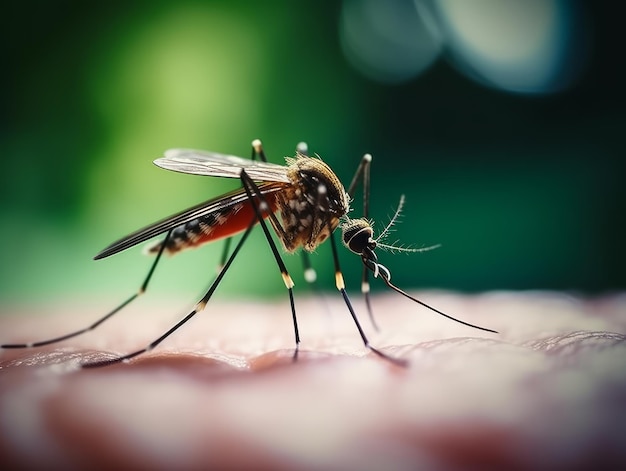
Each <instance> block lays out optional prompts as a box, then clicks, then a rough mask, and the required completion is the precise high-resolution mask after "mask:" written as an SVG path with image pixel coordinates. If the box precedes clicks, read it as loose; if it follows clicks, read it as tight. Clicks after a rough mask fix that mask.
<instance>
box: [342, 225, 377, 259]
mask: <svg viewBox="0 0 626 471" xmlns="http://www.w3.org/2000/svg"><path fill="white" fill-rule="evenodd" d="M342 230H343V236H342V238H343V243H344V245H345V246H346V247H348V248H349V249H350V250H351V251H352V252H354V253H356V254H358V255H361V254H362V253H363V251H364V250H365V248H366V247H368V246H370V245H371V243H372V242H373V241H372V235H373V231H372V227H371V226H370V225H369V223H368V222H367V221H366V220H365V219H356V220H353V221H350V223H348V224H346V225H345V226H343V228H342Z"/></svg>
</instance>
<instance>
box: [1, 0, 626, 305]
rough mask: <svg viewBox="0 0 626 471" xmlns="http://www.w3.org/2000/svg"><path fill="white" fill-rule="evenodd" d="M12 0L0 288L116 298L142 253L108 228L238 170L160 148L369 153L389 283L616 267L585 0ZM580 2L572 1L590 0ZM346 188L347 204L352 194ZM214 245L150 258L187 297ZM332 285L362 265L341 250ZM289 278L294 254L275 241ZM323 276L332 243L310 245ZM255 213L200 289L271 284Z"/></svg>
mask: <svg viewBox="0 0 626 471" xmlns="http://www.w3.org/2000/svg"><path fill="white" fill-rule="evenodd" d="M472 3H473V5H472V8H465V7H464V6H463V5H468V3H467V2H462V1H461V2H458V1H457V2H455V1H454V0H446V1H444V0H441V1H437V0H432V1H419V0H417V1H407V0H404V1H400V0H398V1H395V2H394V1H392V2H375V1H373V0H369V1H365V0H364V1H346V2H316V1H298V2H293V1H270V2H239V1H205V2H202V1H185V0H182V1H178V2H168V1H150V2H147V1H146V2H120V1H109V2H68V1H57V2H44V1H35V2H21V3H18V2H13V3H12V4H11V5H10V6H8V7H5V8H4V10H5V14H4V25H3V28H2V31H1V32H0V35H2V41H1V47H2V58H3V70H4V72H3V73H2V77H1V78H0V84H1V86H0V93H1V96H2V99H1V103H2V106H1V115H0V116H1V118H0V119H1V122H0V144H1V149H2V156H1V159H2V172H0V192H1V193H0V194H1V206H0V224H2V230H1V231H0V241H1V245H0V266H1V267H2V268H1V274H2V276H1V282H0V297H1V300H2V302H4V303H15V302H24V301H40V300H55V299H64V298H67V297H68V296H73V297H78V298H82V299H89V297H91V296H97V297H99V298H101V299H105V298H106V299H109V298H114V299H118V298H122V297H123V296H124V295H125V294H129V293H130V292H132V291H133V290H135V289H136V287H137V286H138V285H139V283H140V281H141V279H142V277H143V276H144V274H145V272H146V271H147V269H148V266H149V263H150V260H149V259H148V258H146V257H144V256H143V255H142V253H141V248H136V249H132V250H129V251H127V252H124V253H122V254H119V255H117V256H115V257H112V258H110V259H106V260H102V261H98V262H95V261H93V260H92V259H91V258H92V257H93V255H95V254H96V253H97V252H98V251H99V250H100V249H102V248H103V247H104V246H106V245H108V244H109V243H110V242H112V241H113V240H116V239H118V238H119V237H121V236H123V235H125V234H127V233H129V232H132V231H134V230H135V229H138V228H139V227H141V226H143V225H146V224H148V223H150V222H152V221H154V220H156V219H160V218H162V217H164V216H166V215H169V214H171V213H173V212H176V211H178V210H181V209H183V208H185V207H187V206H191V205H193V204H195V203H197V202H199V201H202V200H204V199H208V198H210V197H213V196H216V195H218V194H220V193H222V192H224V191H226V190H228V189H231V188H233V187H234V186H236V185H237V182H233V181H223V180H220V179H210V178H206V177H199V176H190V175H182V174H176V173H173V172H167V171H164V170H160V169H158V168H156V167H155V166H154V165H153V164H152V163H151V162H152V160H153V159H155V158H157V157H159V156H160V155H162V152H163V151H164V150H165V149H167V148H171V147H191V148H200V149H210V150H214V151H219V152H224V153H231V154H238V155H242V156H245V157H247V156H248V155H249V153H250V142H251V140H252V139H254V138H257V137H258V138H261V139H263V142H264V144H265V148H266V151H267V153H268V155H269V158H270V160H273V161H274V162H282V159H283V157H284V156H287V155H293V152H294V149H295V145H296V143H297V142H298V141H300V140H305V141H307V142H308V143H309V146H310V149H311V151H314V152H317V153H318V154H320V156H322V158H323V159H324V160H325V161H326V162H328V163H329V164H330V165H331V166H332V167H333V169H335V171H336V173H337V174H338V176H339V177H340V178H341V179H342V180H343V181H344V183H345V184H346V185H347V184H348V183H349V181H350V179H351V177H352V174H353V172H354V170H355V168H356V165H357V164H358V162H359V159H360V157H361V156H362V154H363V153H365V152H370V153H372V154H373V156H374V163H373V176H372V210H371V216H372V217H373V218H374V219H376V221H377V225H376V227H377V228H378V229H379V230H380V228H381V227H383V226H384V224H385V223H386V222H387V221H388V218H389V216H390V215H391V214H392V213H393V210H394V208H395V206H396V205H397V202H398V200H399V198H400V195H401V194H403V193H404V194H406V206H405V210H404V213H403V214H404V216H403V219H402V223H401V224H398V225H397V226H396V229H397V231H396V232H395V233H394V234H393V237H392V238H391V239H390V240H391V241H393V240H395V239H396V238H397V239H399V240H400V241H401V242H402V243H404V244H414V245H416V246H423V245H432V244H438V243H440V244H442V247H441V248H440V249H437V250H434V251H431V252H427V253H424V254H414V255H405V254H395V255H394V254H388V253H387V254H386V253H381V254H379V256H380V259H381V261H382V263H384V264H385V265H387V266H388V267H389V268H390V269H391V271H392V273H393V276H394V281H395V282H396V283H397V284H398V285H399V286H401V287H405V288H417V287H438V288H446V289H455V290H463V291H482V290H493V289H557V290H576V291H583V292H588V293H598V292H605V291H608V290H619V289H623V288H624V287H625V286H626V275H625V270H624V262H625V261H626V257H625V254H626V250H625V249H624V240H625V232H626V231H625V229H624V209H625V207H626V204H625V194H626V192H625V191H624V183H623V180H624V178H623V175H624V163H623V162H624V148H625V146H624V144H623V133H624V130H625V129H626V128H625V125H626V120H625V118H624V116H625V111H624V83H625V80H624V79H625V77H624V69H623V67H621V65H622V64H623V54H622V53H621V52H619V51H621V46H622V43H623V41H622V39H620V37H619V36H621V24H619V23H620V22H621V21H622V20H621V19H619V18H618V17H617V16H616V15H614V13H613V12H612V11H610V10H609V9H608V8H609V7H608V6H605V5H601V3H602V2H595V4H593V5H584V6H583V4H582V3H579V2H559V1H548V0H545V1H543V0H537V1H521V0H520V1H517V0H508V1H502V2H493V1H489V0H481V1H478V0H477V1H476V2H472ZM590 3H591V2H590ZM360 198H361V196H360V194H358V195H356V204H355V210H354V213H353V214H354V215H358V214H359V211H360V207H359V204H358V203H359V202H360V201H361V199H360ZM220 250H221V243H218V244H214V245H212V246H206V247H204V248H202V249H200V250H198V251H188V252H185V253H183V254H181V255H179V256H177V257H174V258H171V259H167V260H165V261H164V262H165V263H163V264H162V265H161V266H160V269H159V270H157V274H156V278H155V280H154V284H155V286H154V288H153V289H154V290H156V291H158V292H160V293H165V294H168V293H176V294H177V295H178V294H181V295H182V294H187V293H189V294H190V295H191V296H192V299H195V298H196V297H197V296H198V294H199V293H200V292H201V291H202V290H203V289H205V288H206V286H207V285H208V283H209V282H210V280H211V278H212V277H213V275H214V272H215V265H216V263H217V260H218V258H219V254H220ZM341 252H342V254H341V256H342V263H343V267H344V269H345V274H346V279H347V282H348V287H349V288H351V289H354V290H358V286H359V283H360V280H359V276H360V269H361V268H360V262H359V260H358V258H357V257H355V256H354V255H352V254H350V253H349V252H348V251H347V250H344V249H342V250H341ZM286 261H287V264H288V267H289V268H290V270H291V272H292V273H293V276H294V279H295V281H296V284H297V288H296V289H297V290H306V289H308V288H306V287H305V286H304V282H303V280H302V275H301V265H300V260H299V257H294V256H286ZM313 263H314V265H315V266H316V268H317V269H318V274H319V280H320V283H321V285H322V286H323V287H326V288H329V289H331V288H332V287H333V283H334V276H333V273H332V260H331V255H330V248H329V247H328V246H325V247H321V248H320V249H319V250H318V253H317V254H316V255H314V256H313ZM283 291H284V288H283V285H282V281H281V279H280V276H279V274H278V271H277V270H276V267H275V263H274V261H273V260H272V257H271V254H270V252H269V250H267V244H266V242H265V241H264V240H263V238H262V234H261V232H260V230H257V231H255V233H254V236H253V238H252V240H251V241H250V244H249V245H248V246H247V248H245V249H244V251H243V252H242V254H241V257H240V259H239V260H238V261H236V263H235V264H234V266H233V269H232V273H230V274H229V275H228V276H227V277H226V278H225V280H224V285H223V286H222V289H220V290H219V291H218V296H222V297H229V296H230V297H232V295H233V293H240V296H244V297H254V296H257V295H259V294H261V293H278V294H280V295H283Z"/></svg>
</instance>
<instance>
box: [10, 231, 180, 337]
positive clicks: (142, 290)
mask: <svg viewBox="0 0 626 471" xmlns="http://www.w3.org/2000/svg"><path fill="white" fill-rule="evenodd" d="M171 233H172V231H171V230H170V231H169V232H168V233H167V234H166V236H165V239H163V242H162V243H161V248H160V249H159V252H158V253H157V256H156V258H155V259H154V262H152V266H151V267H150V271H148V275H147V276H146V278H145V279H144V281H143V283H142V284H141V286H140V287H139V290H138V291H137V292H136V293H135V294H133V295H132V296H131V297H130V298H128V299H127V300H126V301H124V302H123V303H122V304H120V305H119V306H117V307H116V308H115V309H113V310H112V311H111V312H109V313H108V314H107V315H105V316H104V317H101V318H100V319H98V320H97V321H96V322H94V323H93V324H91V325H89V326H87V327H85V328H83V329H80V330H77V331H75V332H71V333H69V334H65V335H61V336H60V337H55V338H52V339H48V340H41V341H39V342H28V343H14V344H5V345H0V348H31V347H43V346H44V345H50V344H53V343H57V342H61V341H62V340H67V339H71V338H72V337H77V336H79V335H81V334H84V333H85V332H89V331H91V330H94V329H95V328H96V327H98V326H99V325H100V324H102V323H104V322H105V321H106V320H108V319H110V318H111V317H113V316H114V315H115V314H117V313H118V312H119V311H121V310H122V309H123V308H125V307H126V306H128V305H129V304H130V303H131V302H133V301H134V300H135V299H136V298H138V297H139V296H140V295H142V294H143V293H145V292H146V289H147V288H148V283H150V279H151V278H152V274H153V273H154V270H155V268H156V266H157V264H158V263H159V260H160V259H161V255H163V250H164V249H165V246H166V245H167V241H168V240H169V238H170V235H171Z"/></svg>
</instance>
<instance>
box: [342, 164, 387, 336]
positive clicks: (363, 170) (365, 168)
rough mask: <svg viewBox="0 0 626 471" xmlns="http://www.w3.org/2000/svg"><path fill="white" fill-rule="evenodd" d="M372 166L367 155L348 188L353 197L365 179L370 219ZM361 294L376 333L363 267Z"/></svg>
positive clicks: (365, 205) (365, 206)
mask: <svg viewBox="0 0 626 471" xmlns="http://www.w3.org/2000/svg"><path fill="white" fill-rule="evenodd" d="M371 164H372V155H371V154H365V155H364V156H363V158H362V159H361V163H360V164H359V166H358V167H357V169H356V172H354V177H352V181H351V182H350V186H349V187H348V194H349V195H350V196H352V194H353V192H354V191H355V190H356V186H357V185H358V183H359V179H360V178H362V179H363V217H364V218H366V219H367V218H369V202H370V167H371ZM361 293H363V297H364V298H365V306H366V308H367V314H368V316H369V318H370V322H371V323H372V326H373V327H374V329H375V330H376V331H379V330H380V329H379V328H378V324H377V323H376V320H375V319H374V311H373V310H372V303H371V300H370V281H369V271H368V270H367V268H365V267H363V272H362V274H361Z"/></svg>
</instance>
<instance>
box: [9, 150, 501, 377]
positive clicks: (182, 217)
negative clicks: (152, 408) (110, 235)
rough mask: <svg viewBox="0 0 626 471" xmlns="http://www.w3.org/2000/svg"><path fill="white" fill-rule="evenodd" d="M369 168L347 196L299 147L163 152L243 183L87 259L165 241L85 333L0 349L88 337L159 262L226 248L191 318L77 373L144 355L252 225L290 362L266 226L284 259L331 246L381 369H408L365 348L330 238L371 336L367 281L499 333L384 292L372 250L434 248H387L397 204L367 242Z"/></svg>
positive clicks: (173, 162)
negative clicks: (281, 152)
mask: <svg viewBox="0 0 626 471" xmlns="http://www.w3.org/2000/svg"><path fill="white" fill-rule="evenodd" d="M371 161H372V157H371V155H370V154H365V155H364V156H363V158H362V159H361V163H360V164H359V166H358V168H357V170H356V172H355V175H354V178H353V179H352V182H351V183H350V186H349V187H348V190H347V191H346V190H345V189H344V187H343V185H342V184H341V182H340V180H339V179H338V178H337V176H336V175H335V173H334V172H333V171H332V170H331V169H330V167H329V166H328V165H327V164H326V163H325V162H323V161H322V160H321V159H320V158H319V157H318V156H315V157H311V156H309V155H308V154H307V148H306V145H305V144H304V143H301V144H299V145H298V150H297V152H296V156H295V157H293V158H289V157H288V158H286V165H278V164H273V163H270V162H268V161H267V159H266V157H265V152H264V150H263V146H262V144H261V141H260V140H258V139H256V140H254V141H253V142H252V158H251V159H245V158H242V157H237V156H232V155H225V154H220V153H216V152H207V151H198V150H189V149H170V150H168V151H166V152H165V155H164V157H162V158H159V159H157V160H155V161H154V163H155V164H156V165H157V166H159V167H161V168H164V169H167V170H172V171H176V172H182V173H187V174H193V175H205V176H212V177H224V178H237V179H239V180H240V181H241V184H242V187H241V188H239V189H237V190H234V191H231V192H229V193H226V194H224V195H222V196H219V197H217V198H213V199H210V200H208V201H204V202H202V203H200V204H198V205H196V206H193V207H191V208H189V209H186V210H185V211H182V212H180V213H177V214H174V215H172V216H169V217H167V218H165V219H162V220H160V221H157V222H155V223H154V224H151V225H149V226H147V227H144V228H143V229H140V230H138V231H136V232H133V233H131V234H129V235H128V236H126V237H123V238H122V239H120V240H118V241H116V242H114V243H113V244H111V245H109V246H108V247H106V248H105V249H104V250H102V251H101V252H100V253H98V254H97V255H96V256H95V257H94V258H95V259H96V260H98V259H102V258H106V257H109V256H111V255H114V254H116V253H119V252H121V251H123V250H126V249H128V248H130V247H133V246H135V245H137V244H140V243H142V242H145V241H147V240H149V239H152V238H153V237H156V236H158V235H161V234H165V237H164V238H163V239H162V240H161V241H159V242H157V243H155V244H153V245H152V246H150V247H149V248H148V252H149V253H152V254H154V255H155V259H154V261H153V263H152V264H151V266H150V269H149V271H148V274H147V276H146V278H145V279H144V281H143V283H142V284H141V286H140V288H139V290H138V291H137V292H136V293H135V294H133V295H132V296H130V297H129V298H128V299H126V300H125V301H124V302H123V303H121V304H120V305H119V306H117V307H116V308H115V309H113V310H112V311H111V312H109V313H107V314H106V315H105V316H103V317H102V318H100V319H98V320H97V321H95V322H94V323H92V324H91V325H89V326H87V327H85V328H82V329H80V330H77V331H74V332H71V333H68V334H65V335H61V336H58V337H54V338H51V339H47V340H42V341H38V342H29V343H13V344H4V345H1V347H2V348H30V347H41V346H44V345H49V344H53V343H57V342H60V341H63V340H67V339H69V338H72V337H76V336H78V335H81V334H83V333H85V332H88V331H91V330H93V329H95V328H96V327H98V326H99V325H101V324H102V323H103V322H105V321H106V320H108V319H110V318H111V317H112V316H114V315H115V314H116V313H118V312H119V311H121V310H122V309H123V308H124V307H126V306H127V305H128V304H130V303H131V302H132V301H134V300H135V299H136V298H137V297H138V296H139V295H141V294H142V293H144V292H145V291H146V289H147V287H148V284H149V282H150V280H151V278H152V275H153V273H154V271H155V269H156V266H157V265H158V263H159V260H160V259H161V257H162V255H163V254H164V253H166V252H167V253H169V254H175V253H177V252H179V251H181V250H184V249H188V248H193V247H198V246H201V245H203V244H206V243H209V242H214V241H216V240H219V239H226V244H225V246H224V250H223V252H222V258H221V262H220V265H219V270H218V274H217V276H216V278H215V280H214V281H213V282H212V283H211V285H210V287H209V289H208V290H207V292H206V293H205V294H204V296H202V298H201V299H200V301H198V302H197V303H196V305H195V307H194V308H193V310H192V311H191V312H190V313H189V314H187V315H186V316H184V317H183V318H182V319H181V320H180V321H179V322H178V323H176V324H175V325H174V326H172V327H171V328H170V329H168V330H167V331H166V332H165V333H163V334H162V335H161V336H160V337H158V338H157V339H155V340H154V341H152V342H151V343H150V344H148V345H147V346H145V347H144V348H141V349H139V350H136V351H134V352H131V353H128V354H125V355H118V356H115V357H113V358H110V359H107V360H102V361H95V362H89V363H82V364H81V366H82V367H84V368H93V367H99V366H106V365H111V364H114V363H119V362H122V361H126V360H129V359H131V358H134V357H136V356H138V355H141V354H143V353H145V352H148V351H150V350H152V349H153V348H155V347H156V346H157V345H159V344H160V343H161V342H162V341H163V340H165V339H166V338H167V337H168V336H169V335H171V334H172V333H173V332H174V331H176V330H177V329H179V328H180V327H181V326H182V325H183V324H185V323H186V322H187V321H188V320H189V319H191V318H192V317H193V316H195V315H196V314H197V313H198V312H200V311H201V310H203V309H204V308H205V307H206V306H207V304H208V302H209V300H210V299H211V297H212V295H213V293H214V292H215V290H216V289H217V287H218V286H219V284H220V282H221V281H222V279H223V277H224V276H225V275H226V273H227V272H228V270H229V268H230V266H231V265H232V263H233V261H234V260H235V258H236V257H237V254H238V253H239V252H240V250H241V248H242V246H243V245H244V243H245V241H246V239H247V238H248V236H249V234H250V232H251V231H252V229H253V228H254V226H256V225H257V224H259V225H260V226H261V228H262V230H263V232H264V235H265V238H266V240H267V243H268V245H269V247H270V249H271V251H272V254H273V256H274V259H275V261H276V264H277V265H278V268H279V271H280V273H281V277H282V279H283V282H284V284H285V287H286V289H287V291H288V294H289V302H290V307H291V314H292V320H293V327H294V336H295V349H294V354H293V358H294V359H297V356H298V351H299V345H300V333H299V330H298V321H297V317H296V307H295V300H294V295H293V287H294V283H293V280H292V279H291V276H290V275H289V272H288V271H287V267H286V266H285V263H284V262H283V259H282V256H281V254H280V251H279V250H278V246H277V244H276V243H275V241H274V239H273V237H272V234H271V232H270V229H269V227H270V226H271V227H272V229H273V231H274V233H275V234H276V236H277V238H278V240H279V241H280V243H281V245H282V247H283V249H284V250H285V251H286V252H288V253H292V252H294V251H296V250H298V249H303V252H302V253H303V254H305V255H306V253H307V252H312V251H314V250H315V249H316V248H317V247H318V246H319V245H320V244H322V243H323V242H325V241H326V240H327V239H330V242H331V247H332V253H333V260H334V266H335V285H336V287H337V290H339V292H340V293H341V295H342V297H343V300H344V302H345V304H346V307H347V308H348V310H349V312H350V315H351V316H352V319H353V321H354V323H355V325H356V327H357V330H358V332H359V335H360V336H361V339H362V341H363V344H364V345H365V347H366V348H368V349H369V350H370V351H371V352H373V353H375V354H376V355H378V356H379V357H381V358H384V359H385V360H388V361H390V362H392V363H394V364H398V365H402V366H403V365H405V364H406V361H405V360H403V359H401V358H396V357H393V356H390V355H388V354H386V353H384V352H383V351H381V350H379V349H377V348H375V347H373V346H372V345H370V342H369V340H368V338H367V336H366V335H365V332H364V330H363V328H362V327H361V324H360V322H359V319H358V317H357V315H356V312H355V310H354V308H353V306H352V302H351V301H350V298H349V296H348V294H347V292H346V288H345V283H344V279H343V274H342V271H341V267H340V264H339V257H338V253H337V243H336V241H335V237H334V231H335V229H337V228H338V227H339V228H340V229H341V232H342V242H343V244H344V245H345V246H346V247H347V248H348V249H349V250H350V251H352V252H354V253H356V254H357V255H359V256H360V258H361V261H362V264H363V274H362V282H361V291H362V293H363V295H364V297H365V301H366V306H367V310H368V313H369V315H370V319H371V320H372V323H373V324H374V327H376V328H377V326H376V324H375V322H374V318H373V315H372V309H371V303H370V296H369V275H370V274H372V275H373V276H374V278H381V279H382V280H383V282H384V283H385V284H386V285H387V286H388V287H389V288H390V289H392V290H393V291H395V292H397V293H399V294H401V295H402V296H404V297H406V298H408V299H410V300H412V301H413V302H415V303H418V304H420V305H422V306H424V307H426V308H428V309H430V310H431V311H433V312H435V313H437V314H440V315H442V316H444V317H446V318H448V319H451V320H453V321H455V322H459V323H461V324H464V325H466V326H469V327H473V328H475V329H479V330H483V331H486V332H492V333H497V332H496V331H495V330H491V329H487V328H485V327H480V326H477V325H474V324H470V323H468V322H465V321H462V320H460V319H457V318H455V317H452V316H450V315H448V314H445V313H444V312H442V311H439V310H437V309H435V308H434V307H432V306H430V305H428V304H426V303H424V302H422V301H420V300H418V299H416V298H415V297H413V296H411V295H409V294H408V293H407V292H405V291H403V290H402V289H400V288H398V287H397V286H395V285H394V284H393V283H392V282H391V272H390V270H389V269H388V268H387V267H385V266H384V265H382V264H381V263H379V261H378V257H377V255H376V248H382V249H388V250H391V251H404V252H419V251H424V250H430V249H432V248H434V247H426V248H420V249H415V248H406V247H401V246H396V245H393V244H391V245H389V244H386V243H385V242H384V240H385V237H386V236H387V234H388V232H389V231H390V228H391V227H392V225H393V224H394V223H395V221H396V219H397V218H398V216H399V214H400V211H401V210H402V206H403V204H404V196H402V197H401V198H400V203H399V205H398V208H397V210H396V212H395V214H394V216H393V217H392V218H391V221H390V222H389V224H388V225H387V226H386V227H385V228H384V230H383V231H382V232H381V233H380V234H379V236H378V237H376V238H375V237H374V231H373V228H372V223H371V222H370V221H369V220H368V216H369V214H368V213H369V192H370V165H371ZM360 181H362V184H363V217H362V218H358V219H351V218H350V217H348V212H349V211H350V202H351V198H350V196H349V195H352V194H353V192H354V191H355V189H356V187H357V185H358V184H359V182H360ZM268 221H269V224H268ZM237 234H242V235H241V238H240V239H239V241H238V242H237V244H236V245H235V247H234V249H232V251H231V250H230V242H231V238H232V237H233V236H235V235H237ZM304 263H305V278H306V279H307V281H313V280H314V279H315V271H314V270H313V268H312V267H311V265H310V261H309V259H308V257H306V256H305V257H304Z"/></svg>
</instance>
